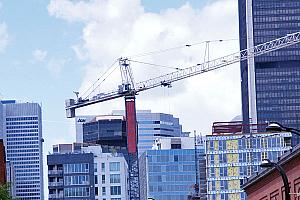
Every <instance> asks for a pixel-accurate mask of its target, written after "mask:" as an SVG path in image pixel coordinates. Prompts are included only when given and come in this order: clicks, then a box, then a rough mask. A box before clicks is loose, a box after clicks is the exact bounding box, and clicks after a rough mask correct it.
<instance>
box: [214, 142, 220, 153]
mask: <svg viewBox="0 0 300 200" xmlns="http://www.w3.org/2000/svg"><path fill="white" fill-rule="evenodd" d="M214 147H215V151H218V150H219V141H217V140H215V141H214Z"/></svg>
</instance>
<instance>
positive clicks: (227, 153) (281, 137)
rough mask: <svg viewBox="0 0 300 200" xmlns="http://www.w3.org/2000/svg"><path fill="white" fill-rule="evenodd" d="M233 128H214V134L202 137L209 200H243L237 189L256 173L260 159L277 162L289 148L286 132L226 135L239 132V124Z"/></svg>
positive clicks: (288, 136)
mask: <svg viewBox="0 0 300 200" xmlns="http://www.w3.org/2000/svg"><path fill="white" fill-rule="evenodd" d="M236 126H237V127H239V128H234V127H233V126H230V128H229V129H228V127H227V128H220V127H219V128H216V129H215V130H218V133H215V134H213V135H207V136H206V157H207V181H208V187H207V193H208V197H209V198H208V199H209V200H229V199H235V200H245V199H246V195H245V193H244V190H243V189H242V188H241V184H242V182H243V180H244V179H245V178H247V177H250V176H251V174H253V173H256V172H259V171H260V167H259V165H260V164H261V161H262V160H263V159H266V158H268V159H270V160H273V161H274V160H277V158H278V157H280V156H281V155H282V154H283V153H284V152H286V151H289V150H290V149H291V137H292V135H291V133H289V132H281V133H278V132H276V133H275V132H274V133H266V132H261V133H258V132H254V133H252V135H250V134H248V133H242V132H231V133H230V131H232V130H242V128H241V124H240V125H236ZM251 129H252V128H250V130H251ZM220 130H224V132H223V133H221V132H220Z"/></svg>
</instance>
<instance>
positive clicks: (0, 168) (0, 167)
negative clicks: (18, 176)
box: [0, 139, 6, 185]
mask: <svg viewBox="0 0 300 200" xmlns="http://www.w3.org/2000/svg"><path fill="white" fill-rule="evenodd" d="M5 163H6V156H5V148H4V144H3V140H2V139H0V185H2V184H4V183H6V173H5V172H6V167H5Z"/></svg>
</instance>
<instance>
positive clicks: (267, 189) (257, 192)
mask: <svg viewBox="0 0 300 200" xmlns="http://www.w3.org/2000/svg"><path fill="white" fill-rule="evenodd" d="M277 164H278V165H280V166H281V167H283V169H284V171H285V173H286V175H287V177H288V181H289V184H290V197H291V199H293V200H294V199H295V200H296V199H300V145H298V146H296V147H294V148H293V149H292V150H291V151H288V152H287V153H285V154H283V155H282V156H281V157H280V159H279V161H278V162H277ZM242 187H243V189H244V190H245V191H246V193H247V196H248V200H268V199H285V191H284V186H283V181H282V177H281V176H280V174H279V173H278V171H277V170H275V169H274V168H267V169H265V170H262V171H260V172H259V173H258V174H256V175H253V176H251V177H250V178H249V179H248V180H247V182H246V183H245V184H244V185H243V186H242Z"/></svg>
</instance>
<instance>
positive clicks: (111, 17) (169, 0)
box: [0, 0, 241, 193]
mask: <svg viewBox="0 0 300 200" xmlns="http://www.w3.org/2000/svg"><path fill="white" fill-rule="evenodd" d="M237 11H238V8H237V1H236V0H189V1H185V0H164V1H161V0H110V1H107V0H43V1H40V0H26V1H19V0H0V85H1V87H0V99H16V100H17V101H19V102H37V103H40V104H41V105H42V112H43V137H44V139H45V143H44V156H46V155H47V154H48V152H51V147H52V145H53V144H57V143H72V142H75V132H74V120H73V119H67V118H66V117H65V109H64V102H65V100H66V99H69V98H75V95H74V93H73V91H79V92H80V95H81V94H84V92H85V91H86V90H87V89H88V88H90V86H93V83H94V86H95V85H97V84H98V83H99V82H96V83H95V81H96V80H97V79H98V78H99V77H102V78H103V77H105V75H106V73H105V72H106V71H107V70H108V69H112V68H110V67H111V66H112V67H113V68H116V70H115V71H114V72H113V73H112V74H111V76H109V77H108V78H106V80H105V81H104V82H103V83H102V84H101V86H100V89H97V90H95V92H106V91H110V90H116V89H117V86H118V84H120V83H121V76H120V71H119V69H118V66H117V64H118V63H117V62H116V61H117V59H118V58H120V57H130V58H132V59H134V60H137V61H141V62H148V63H153V64H157V65H165V66H171V67H173V68H164V67H155V66H150V65H144V64H139V63H136V62H131V67H132V70H133V75H134V80H135V81H136V82H139V81H143V80H147V79H149V78H151V77H155V76H159V75H162V74H165V73H169V72H172V71H174V67H180V68H185V67H189V66H191V65H194V64H197V63H201V62H203V61H204V59H205V58H204V57H205V44H206V42H205V41H210V42H209V59H213V58H217V57H221V56H224V55H227V54H230V53H233V52H237V51H239V44H238V16H237ZM218 40H223V41H222V42H220V41H218ZM186 44H194V45H192V46H191V47H184V46H185V45H186ZM164 49H172V50H168V51H160V50H164ZM153 51H155V52H156V51H160V53H158V52H157V53H152V54H150V55H147V56H141V55H140V54H142V53H148V52H153ZM206 52H207V51H206ZM206 55H207V53H206ZM207 59H208V57H206V60H207ZM113 64H114V65H113ZM109 72H110V71H109ZM239 73H240V72H239V64H234V65H231V66H227V67H225V68H222V69H219V70H216V71H212V72H209V73H205V74H201V75H198V76H196V77H192V78H188V79H186V80H182V81H179V82H176V83H174V84H173V85H172V86H173V87H172V88H160V87H159V88H155V89H151V90H148V91H144V92H142V93H140V94H139V95H138V96H137V101H136V105H137V109H151V110H152V111H153V112H164V113H170V114H173V115H174V116H176V117H178V118H179V119H180V123H181V124H182V126H183V130H184V131H191V132H192V131H193V130H196V131H197V132H198V133H200V132H201V134H202V135H207V134H210V133H211V126H212V123H213V122H216V121H230V120H232V119H233V118H234V117H236V116H237V115H240V113H241V94H240V75H239ZM101 80H102V79H101V78H100V81H101ZM114 109H118V110H120V109H124V100H123V99H118V100H113V101H110V102H105V103H101V104H97V105H93V106H89V107H85V108H83V109H80V110H79V111H78V112H77V113H76V114H78V115H82V114H98V115H101V114H109V113H111V111H112V110H114ZM46 170H47V168H45V171H46ZM45 188H46V187H45ZM45 191H47V190H45ZM46 193H47V192H46Z"/></svg>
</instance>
